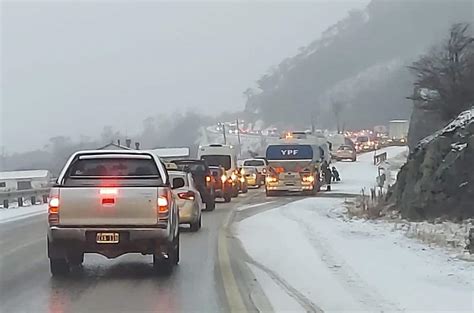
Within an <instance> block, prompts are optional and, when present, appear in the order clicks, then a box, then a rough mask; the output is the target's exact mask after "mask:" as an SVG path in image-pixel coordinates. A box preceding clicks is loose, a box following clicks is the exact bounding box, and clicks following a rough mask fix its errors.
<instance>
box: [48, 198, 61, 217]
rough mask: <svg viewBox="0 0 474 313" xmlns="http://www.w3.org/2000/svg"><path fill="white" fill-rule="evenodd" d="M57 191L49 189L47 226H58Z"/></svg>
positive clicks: (58, 202) (58, 201)
mask: <svg viewBox="0 0 474 313" xmlns="http://www.w3.org/2000/svg"><path fill="white" fill-rule="evenodd" d="M59 205H60V200H59V189H51V193H50V198H49V202H48V223H49V225H57V224H59Z"/></svg>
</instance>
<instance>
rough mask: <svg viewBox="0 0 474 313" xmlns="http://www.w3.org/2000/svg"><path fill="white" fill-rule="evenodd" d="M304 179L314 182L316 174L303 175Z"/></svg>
mask: <svg viewBox="0 0 474 313" xmlns="http://www.w3.org/2000/svg"><path fill="white" fill-rule="evenodd" d="M303 181H304V182H308V183H312V182H314V176H311V175H310V176H303Z"/></svg>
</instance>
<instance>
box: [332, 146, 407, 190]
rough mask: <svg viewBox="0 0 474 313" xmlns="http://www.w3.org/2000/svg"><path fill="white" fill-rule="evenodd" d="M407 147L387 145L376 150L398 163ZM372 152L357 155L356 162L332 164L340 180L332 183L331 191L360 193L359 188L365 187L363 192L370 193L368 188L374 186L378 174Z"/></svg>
mask: <svg viewBox="0 0 474 313" xmlns="http://www.w3.org/2000/svg"><path fill="white" fill-rule="evenodd" d="M407 150H408V147H406V146H403V147H387V148H383V149H380V150H377V152H376V153H377V154H379V153H383V152H387V160H388V161H389V162H391V160H392V159H393V162H394V164H395V163H397V164H398V163H399V161H400V158H402V156H401V155H403V154H404V153H406V152H407ZM373 158H374V152H367V153H363V154H361V155H359V156H358V157H357V161H356V162H347V161H340V162H336V163H334V164H333V165H334V166H336V168H337V169H338V171H339V173H340V175H341V182H338V183H334V184H332V186H331V189H332V191H331V192H337V193H348V194H356V195H360V193H361V189H362V188H364V189H365V194H370V188H373V187H375V186H376V181H375V178H376V177H377V175H378V170H377V166H375V165H374V163H373Z"/></svg>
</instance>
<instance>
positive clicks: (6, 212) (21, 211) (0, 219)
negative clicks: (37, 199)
mask: <svg viewBox="0 0 474 313" xmlns="http://www.w3.org/2000/svg"><path fill="white" fill-rule="evenodd" d="M47 211H48V205H47V204H40V205H32V206H29V207H18V206H17V207H10V208H8V209H3V208H1V209H0V224H2V223H7V222H12V221H16V220H20V219H24V218H28V217H30V216H35V215H40V214H46V213H47Z"/></svg>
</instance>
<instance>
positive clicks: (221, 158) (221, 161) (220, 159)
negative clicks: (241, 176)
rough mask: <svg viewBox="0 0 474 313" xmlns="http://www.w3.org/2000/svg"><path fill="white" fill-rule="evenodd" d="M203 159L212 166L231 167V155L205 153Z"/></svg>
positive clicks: (227, 168) (226, 168)
mask: <svg viewBox="0 0 474 313" xmlns="http://www.w3.org/2000/svg"><path fill="white" fill-rule="evenodd" d="M201 159H202V160H204V161H206V163H207V164H208V165H210V166H222V167H223V168H224V169H225V170H229V169H230V168H231V158H230V155H203V156H201Z"/></svg>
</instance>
